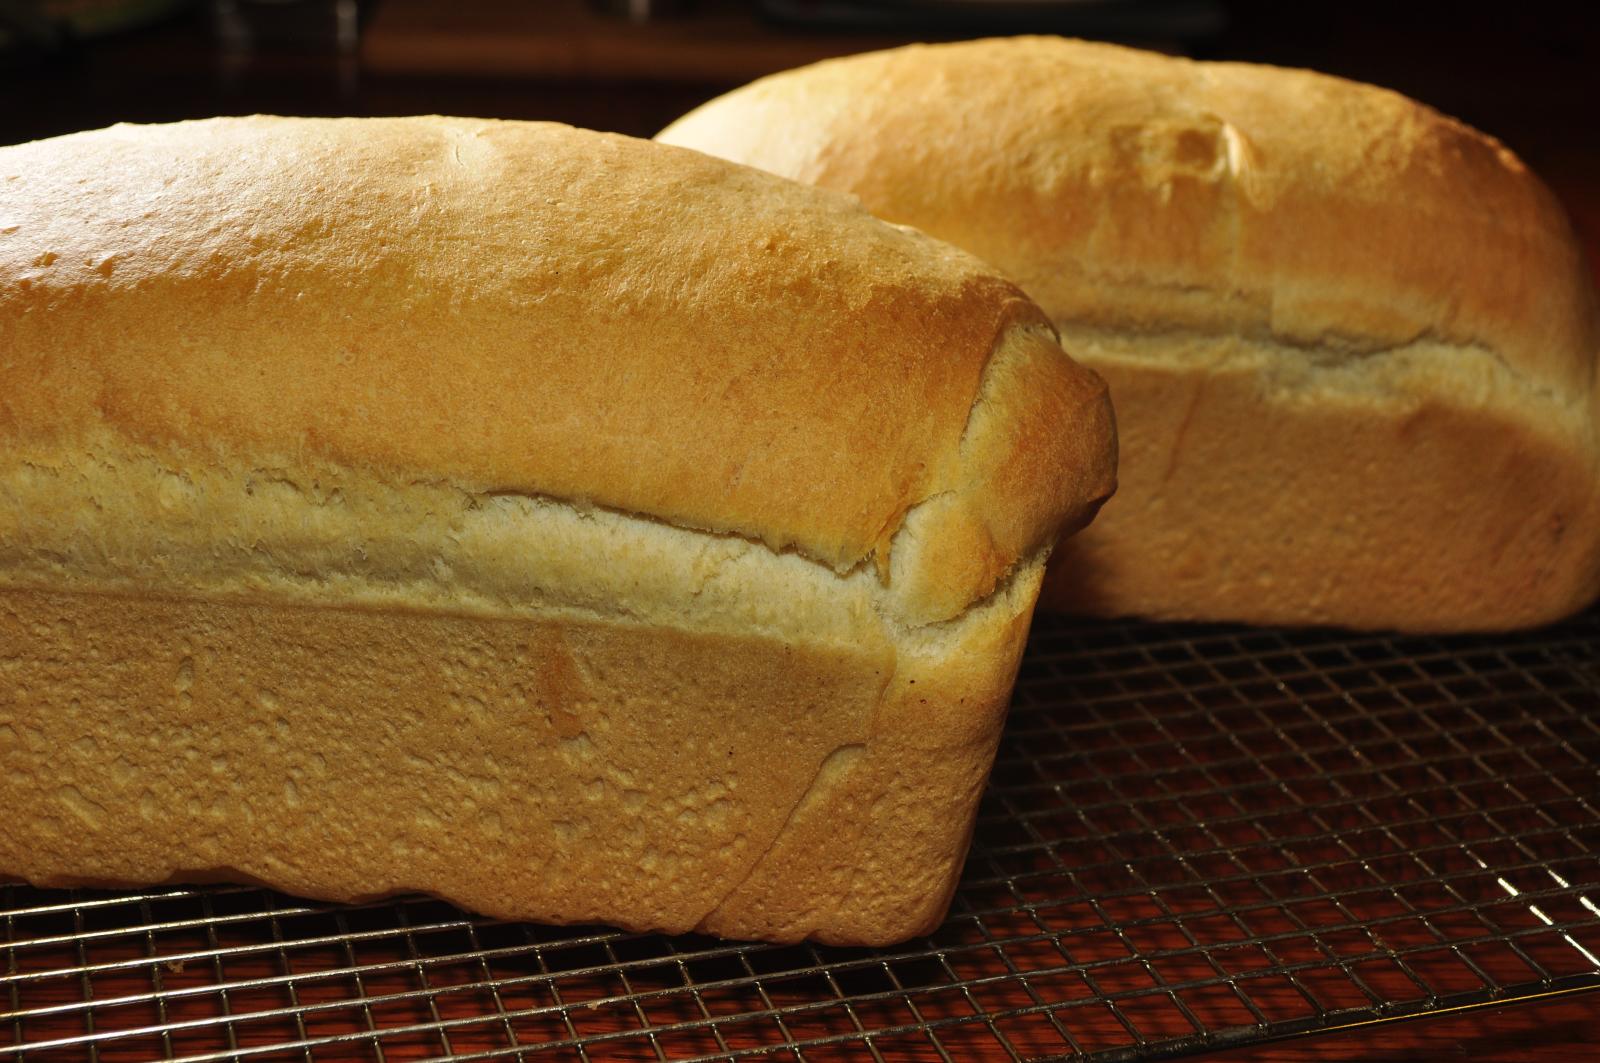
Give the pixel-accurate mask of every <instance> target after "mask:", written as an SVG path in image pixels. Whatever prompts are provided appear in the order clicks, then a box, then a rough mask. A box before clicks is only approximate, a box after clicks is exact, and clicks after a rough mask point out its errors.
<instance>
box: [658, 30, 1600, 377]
mask: <svg viewBox="0 0 1600 1063" xmlns="http://www.w3.org/2000/svg"><path fill="white" fill-rule="evenodd" d="M1019 99H1026V100H1027V101H1028V102H1027V105H1026V106H1018V105H1017V101H1018V100H1019ZM1307 116H1315V118H1314V120H1310V119H1308V118H1307ZM658 139H659V140H661V141H663V142H665V143H676V144H683V145H688V146H692V147H695V148H698V149H700V150H702V151H707V152H710V153H712V154H715V155H718V156H721V157H723V158H728V159H733V160H736V161H741V162H747V163H749V164H751V165H756V166H760V167H762V168H763V169H767V170H771V171H773V172H776V173H781V174H783V175H784V176H788V177H792V178H795V179H798V180H803V181H807V182H810V183H814V184H817V185H820V186H822V187H826V188H835V189H843V190H848V191H851V192H854V193H855V194H857V195H858V196H860V198H861V200H862V201H863V202H864V203H865V204H866V205H867V206H868V208H870V209H872V210H873V211H874V212H876V213H878V214H879V215H880V216H881V217H884V218H887V219H889V220H891V221H903V222H912V223H914V224H916V225H918V226H919V227H920V228H923V229H925V230H926V231H929V232H933V233H936V234H938V235H939V236H940V237H941V238H943V239H947V240H950V241H951V242H953V243H955V244H957V245H958V246H960V247H963V248H965V249H967V250H969V251H973V252H975V253H976V254H978V255H979V256H980V257H982V258H984V259H985V260H987V261H989V262H992V263H994V264H995V265H997V266H999V267H1001V268H1002V269H1004V270H1005V271H1006V272H1007V273H1008V274H1010V275H1011V276H1012V277H1013V279H1015V280H1016V281H1018V282H1019V283H1020V284H1021V285H1022V287H1023V288H1024V289H1025V290H1027V291H1028V293H1029V294H1030V295H1032V296H1033V297H1034V298H1035V299H1037V300H1039V302H1040V305H1042V306H1043V307H1044V309H1045V310H1046V311H1047V312H1048V313H1049V314H1050V315H1051V317H1052V318H1053V319H1054V320H1055V321H1056V322H1058V323H1061V322H1068V321H1070V322H1073V323H1075V324H1079V325H1083V326H1088V327H1110V328H1117V329H1122V330H1128V331H1140V330H1148V331H1152V332H1155V331H1172V330H1179V331H1190V332H1197V333H1219V332H1227V333H1232V334H1237V335H1241V336H1244V337H1246V338H1249V339H1254V340H1263V341H1271V342H1276V343H1279V344H1284V345H1289V346H1302V347H1317V348H1321V349H1324V350H1333V351H1336V352H1339V353H1340V354H1342V355H1344V356H1347V357H1348V358H1349V359H1352V360H1354V359H1358V358H1360V357H1362V356H1363V355H1366V354H1370V353H1374V352H1381V351H1386V350H1389V349H1392V348H1396V347H1401V346H1405V345H1408V344H1412V343H1416V342H1419V341H1426V342H1429V343H1439V344H1449V345H1453V346H1462V347H1477V348H1482V349H1484V350H1487V351H1490V352H1493V353H1494V355H1495V356H1496V357H1498V358H1500V359H1502V360H1503V361H1504V362H1505V363H1506V364H1507V365H1508V366H1509V367H1511V368H1512V369H1514V370H1515V371H1516V372H1517V373H1519V374H1521V375H1524V376H1526V377H1528V378H1530V380H1531V381H1532V382H1533V383H1534V384H1535V385H1536V386H1537V387H1539V388H1542V389H1549V390H1550V391H1552V392H1554V393H1556V394H1558V395H1559V396H1563V397H1567V398H1571V397H1574V396H1581V398H1582V401H1583V402H1584V404H1585V405H1586V406H1587V404H1588V403H1589V401H1590V396H1591V395H1592V393H1593V383H1594V374H1595V357H1594V355H1595V351H1596V349H1597V348H1600V314H1597V311H1596V303H1595V297H1594V292H1593V286H1592V284H1591V283H1590V280H1589V276H1588V272H1587V270H1586V269H1585V268H1584V265H1583V261H1582V255H1581V252H1580V250H1579V247H1578V244H1577V242H1576V240H1575V239H1574V236H1573V234H1572V230H1571V226H1570V224H1569V223H1568V222H1567V220H1566V217H1565V215H1564V214H1563V212H1562V211H1561V209H1560V207H1559V206H1558V204H1557V203H1556V202H1555V200H1554V199H1553V197H1552V196H1551V195H1550V193H1549V192H1548V190H1547V189H1546V188H1545V187H1544V186H1543V184H1542V183H1541V182H1540V181H1539V180H1538V179H1537V178H1535V177H1534V176H1533V175H1532V174H1531V173H1530V172H1529V171H1528V169H1527V168H1526V167H1525V166H1524V165H1523V164H1522V163H1521V161H1520V160H1518V159H1517V158H1516V156H1515V155H1513V154H1512V153H1511V152H1510V151H1509V150H1507V149H1506V148H1505V147H1504V146H1502V145H1501V144H1500V143H1498V142H1497V141H1495V140H1494V139H1493V138H1491V137H1488V136H1485V135H1483V134H1481V133H1479V132H1477V131H1475V130H1473V129H1470V128H1468V127H1467V126H1465V125H1463V124H1461V123H1460V122H1457V121H1455V120H1453V119H1450V118H1447V117H1445V116H1443V115H1441V114H1439V113H1437V112H1436V111H1433V110H1431V109H1430V108H1428V107H1426V106H1423V105H1421V104H1418V103H1416V102H1414V101H1412V100H1409V99H1407V98H1405V97H1403V96H1401V95H1399V94H1397V93H1395V92H1391V91H1388V90H1385V89H1381V88H1376V87H1373V86H1369V85H1361V84H1356V83H1354V82H1350V81H1346V80H1343V79H1340V78H1336V77H1329V76H1326V75H1322V74H1317V73H1312V72H1309V71H1302V70H1286V69H1280V68H1273V67H1266V66H1258V65H1250V64H1240V63H1207V62H1193V61H1189V60H1185V59H1177V58H1171V57H1168V56H1161V55H1156V54H1152V53H1149V52H1143V51H1136V50H1132V49H1127V48H1121V47H1117V46H1114V45H1107V44H1094V43H1086V42H1083V41H1073V40H1063V39H1059V38H1022V39H1017V38H1012V39H1006V40H988V41H973V42H965V43H958V44H948V45H933V46H913V47H909V48H902V49H896V50H893V51H886V52H877V53H872V54H868V55H860V56H852V57H848V58H845V59H839V60H832V61H828V62H824V63H819V64H816V65H814V66H810V67H806V68H803V69H800V70H795V71H789V72H785V73H781V74H777V75H773V76H771V77H768V78H764V79H762V80H760V81H757V82H754V83H753V84H751V85H748V86H746V87H744V88H742V89H739V90H736V91H735V92H733V93H730V94H728V95H727V96H724V97H721V98H719V99H717V100H714V101H712V102H711V103H709V104H706V105H705V106H703V107H701V108H700V109H698V110H696V111H694V112H691V113H690V114H688V115H686V116H684V117H683V118H681V119H679V120H678V121H677V122H675V123H673V124H672V125H671V126H669V127H668V128H667V129H666V130H664V131H663V132H662V133H661V134H660V135H659V137H658Z"/></svg>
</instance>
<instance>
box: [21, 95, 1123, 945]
mask: <svg viewBox="0 0 1600 1063" xmlns="http://www.w3.org/2000/svg"><path fill="white" fill-rule="evenodd" d="M0 181H3V182H5V183H4V187H5V188H6V197H5V199H4V200H0V647H4V651H3V652H0V764H3V765H4V767H5V771H4V773H3V781H0V791H3V793H0V797H3V800H0V804H3V805H4V806H5V807H7V808H8V809H10V810H12V814H11V815H10V816H8V817H6V819H5V821H4V822H3V823H0V873H9V874H17V875H21V876H23V877H26V878H28V879H30V880H32V881H34V882H37V883H41V884H68V883H148V882H161V881H169V880H173V881H191V880H195V879H207V878H222V879H228V880H246V881H259V882H264V883H267V884H269V885H272V886H274V887H278V888H283V889H287V890H291V891H294V892H299V893H303V894H307V895H312V896H319V897H328V898H335V899H340V898H353V897H365V896H374V895H381V894H385V893H390V892H395V891H400V890H413V889H415V890H423V891H427V892H431V893H435V894H438V895H441V896H444V897H447V898H450V899H452V900H456V901H458V902H460V903H462V904H465V905H468V906H470V907H473V908H475V909H478V910H481V911H485V912H490V913H493V914H497V915H501V916H506V917H516V918H534V919H543V920H554V921H568V922H570V921H603V922H609V923H615V924H618V925H622V926H627V927H633V928H650V929H664V930H672V931H683V930H689V929H696V928H698V929H702V930H707V931H711V932H715V933H720V934H725V935H729V936H740V937H764V938H770V939H776V940H795V939H798V938H802V937H807V936H811V937H816V938H819V939H822V940H829V941H839V942H876V941H888V940H894V939H896V938H903V937H905V936H908V935H910V934H913V933H916V932H918V931H920V930H924V929H926V928H928V927H929V926H931V925H932V924H933V923H934V922H935V921H936V920H937V919H938V918H940V917H941V915H942V912H943V908H944V906H945V904H946V903H947V902H948V896H949V891H950V890H951V889H952V888H953V884H954V881H955V876H956V874H957V873H958V871H959V867H960V862H961V860H962V857H963V855H964V852H965V846H966V843H967V836H968V832H969V831H970V827H971V823H972V817H973V815H974V813H975V807H976V799H977V795H978V793H979V791H980V789H981V786H982V783H983V779H984V777H985V775H986V773H987V770H988V764H989V762H990V760H991V759H992V756H993V749H994V744H995V742H996V740H997V735H998V729H999V726H1000V722H1001V720H1002V718H1003V715H1004V707H1005V702H1006V698H1007V696H1008V692H1009V687H1010V683H1011V680H1012V678H1013V676H1014V674H1015V668H1016V663H1017V658H1018V655H1019V654H1020V650H1021V645H1022V640H1023V638H1024V635H1025V628H1026V623H1027V618H1028V616H1029V614H1030V612H1031V608H1032V602H1033V599H1034V597H1035V595H1036V593H1037V587H1038V583H1039V580H1040V578H1041V575H1042V572H1043V561H1044V557H1045V555H1046V554H1047V553H1048V551H1049V549H1050V544H1051V543H1052V541H1053V540H1054V539H1055V537H1056V535H1057V534H1058V530H1059V528H1060V527H1061V526H1063V525H1064V524H1068V523H1074V522H1076V523H1081V522H1082V521H1084V520H1086V519H1087V518H1088V516H1089V515H1090V514H1091V513H1092V512H1093V510H1094V508H1095V506H1096V505H1098V503H1099V501H1100V500H1101V499H1102V498H1103V497H1104V496H1105V495H1106V494H1107V493H1109V491H1110V488H1111V477H1112V467H1113V462H1114V438H1113V434H1112V430H1111V424H1110V413H1109V407H1108V405H1107V403H1106V400H1105V393H1104V387H1103V385H1102V384H1101V383H1100V382H1099V381H1098V380H1097V379H1095V378H1094V377H1093V375H1092V374H1090V373H1088V372H1086V371H1084V370H1082V369H1080V368H1078V367H1077V366H1075V365H1074V364H1073V363H1072V362H1071V361H1070V360H1069V359H1067V358H1066V357H1065V356H1064V355H1063V354H1062V353H1061V351H1060V348H1059V347H1058V346H1057V344H1056V342H1055V339H1054V336H1053V332H1052V330H1051V329H1050V327H1049V325H1048V324H1047V323H1046V322H1045V321H1044V319H1043V317H1042V315H1041V314H1040V313H1039V312H1038V311H1037V310H1036V309H1035V308H1033V307H1032V306H1031V304H1029V303H1028V302H1027V301H1026V300H1025V299H1024V298H1023V297H1022V296H1021V295H1020V294H1019V293H1018V292H1017V291H1016V290H1015V289H1014V288H1012V287H1011V286H1009V285H1008V284H1006V283H1004V282H1002V281H1000V280H998V279H996V278H995V277H993V276H992V275H991V274H990V273H989V272H988V271H987V270H986V269H984V268H983V267H982V266H981V265H980V264H979V263H977V262H976V261H975V260H972V259H970V258H967V257H966V256H964V255H961V254H959V253H957V252H954V251H953V250H951V249H949V248H946V247H944V246H943V245H940V244H937V243H935V242H934V241H932V240H929V239H926V238H924V237H922V236H920V235H918V234H915V233H910V232H905V231H901V230H896V229H894V228H892V227H890V226H887V225H884V224H882V223H881V222H878V221H876V220H875V219H873V218H871V217H870V216H868V215H867V214H866V213H865V212H864V211H861V210H860V209H859V208H857V207H855V206H854V205H852V204H850V203H849V202H848V201H847V200H845V199H844V198H843V197H837V196H833V195H831V194H827V193H824V192H820V191H816V190H811V189H805V188H802V187H800V186H797V185H792V184H790V183H788V182H782V181H778V180H776V179H774V178H770V177H767V176H765V175H761V174H757V173H754V172H752V171H748V170H745V169H743V168H740V167H736V166H732V165H729V164H726V163H722V162H718V161H714V160H710V159H707V158H704V157H703V156H699V155H697V154H695V153H692V152H684V151H679V150H676V149H670V148H666V147H661V146H657V145H652V144H649V143H647V142H640V141H633V140H629V139H627V138H622V137H612V136H604V135H600V134H592V133H586V132H582V131H578V130H572V129H568V128H565V127H558V126H549V125H539V124H524V123H498V122H474V121H466V120H454V119H394V120H340V121H325V120H291V119H238V120H216V121H210V122H201V123H184V124H180V125H175V126H167V127H117V128H115V129H111V130H105V131H101V132H97V133H89V134H79V135H75V136H72V137H67V138H61V139H58V140H55V141H44V142H39V143H36V144H31V145H22V146H19V147H15V148H5V149H0ZM908 399H909V401H908ZM1069 425H1070V426H1072V427H1068V426H1069ZM1073 484H1076V485H1077V486H1075V487H1074V486H1071V485H1073ZM824 824H826V829H824V827H823V825H824Z"/></svg>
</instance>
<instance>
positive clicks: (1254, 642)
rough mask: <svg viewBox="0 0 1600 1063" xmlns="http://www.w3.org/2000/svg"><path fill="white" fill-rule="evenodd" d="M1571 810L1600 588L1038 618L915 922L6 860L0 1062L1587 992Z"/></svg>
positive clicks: (1583, 766)
mask: <svg viewBox="0 0 1600 1063" xmlns="http://www.w3.org/2000/svg"><path fill="white" fill-rule="evenodd" d="M1597 809H1600V613H1590V614H1588V615H1586V616H1584V617H1580V618H1579V619H1577V620H1575V621H1573V622H1571V623H1568V624H1566V625H1564V626H1561V627H1558V628H1554V629H1549V630H1545V631H1542V632H1537V633H1532V634H1528V635H1521V636H1515V637H1507V638H1464V639H1428V638H1392V637H1374V636H1350V635H1342V634H1336V633H1328V632H1283V631H1271V630H1246V629H1239V628H1223V627H1192V626H1184V627H1179V626H1157V625H1149V624H1133V623H1129V624H1115V625H1108V624H1103V623H1096V624H1070V623H1066V622H1062V621H1057V620H1051V619H1049V618H1041V619H1040V621H1039V622H1038V623H1037V625H1036V627H1035V631H1034V634H1033V637H1032V643H1031V646H1030V650H1029V653H1028V656H1027V657H1026V659H1025V661H1024V664H1023V671H1022V675H1021V678H1020V679H1019V682H1018V687H1017V694H1016V699H1015V704H1014V708H1013V712H1012V717H1011V721H1010V725H1009V727H1008V730H1007V734H1006V738H1005V741H1004V744H1003V746H1002V749H1001V753H1000V757H999V760H998V762H997V764H996V767H995V773H994V777H993V781H992V783H991V785H990V788H989V790H988V793H987V796H986V797H985V800H984V805H983V809H982V813H981V820H980V824H979V829H978V835H977V840H976V842H975V845H974V848H973V852H972V857H971V859H970V861H969V863H968V866H967V870H966V874H965V876H964V878H963V883H962V887H961V890H960V892H959V894H958V896H957V898H956V901H955V906H954V908H953V910H952V912H951V915H950V918H949V920H948V921H947V922H946V923H945V925H944V926H943V927H942V928H941V929H940V930H939V931H938V932H937V933H935V934H934V935H933V936H932V937H930V938H927V939H923V940H918V941H913V942H910V943H908V944H906V945H903V946H900V947H896V948H889V949H880V950H866V949H832V948H822V947H813V946H797V947H787V948H776V947H768V946H758V945H750V944H738V943H727V942H719V941H713V940H710V939H704V938H665V937H658V936H649V935H635V934H621V933H616V932H613V931H608V930H604V929H598V928H570V927H569V928H549V927H540V926H531V925H522V924H509V923H501V922H495V921H493V920H487V919H481V918H476V917H473V916H469V915H466V914H463V913H462V912H460V911H458V910H456V909H454V908H451V907H449V906H448V905H445V904H442V903H439V902H437V901H431V900H427V899H422V898H408V899H401V900H398V901H393V902H387V903H382V904H373V905H366V906H356V907H340V906H332V905H322V904H308V903H304V902H301V901H297V900H294V899H291V898H287V897H284V896H281V895H278V894H273V893H269V892H265V891H261V890H255V889H238V888H226V889H209V890H199V889H156V890H147V891H143V892H136V893H101V892H92V891H72V892H65V891H56V892H52V891H43V890H35V889H31V888H28V887H24V886H8V887H3V888H0V917H3V920H4V933H5V942H4V965H3V971H4V973H3V976H0V984H3V986H4V989H3V991H0V1009H4V1012H3V1015H0V1030H3V1031H5V1032H7V1033H9V1035H10V1041H11V1045H10V1046H9V1047H0V1058H14V1059H26V1060H29V1061H32V1060H35V1059H38V1060H48V1059H75V1060H76V1059H84V1058H88V1059H91V1060H95V1059H98V1060H107V1061H109V1060H124V1059H148V1058H169V1059H170V1058H180V1059H191V1060H223V1059H251V1060H253V1059H301V1060H316V1059H334V1058H338V1059H349V1058H352V1057H355V1058H371V1059H379V1060H400V1059H418V1058H429V1057H435V1056H442V1055H453V1056H455V1057H456V1058H460V1059H484V1060H487V1059H523V1060H545V1059H577V1060H593V1061H600V1060H635V1059H640V1060H660V1059H679V1058H690V1059H693V1058H723V1059H725V1058H730V1057H732V1058H739V1057H746V1056H757V1055H768V1054H770V1055H772V1056H775V1057H777V1058H783V1059H791V1060H809V1061H819V1060H830V1059H858V1058H863V1057H868V1058H875V1059H880V1060H881V1059H884V1058H886V1057H888V1058H913V1059H939V1060H946V1061H949V1060H955V1059H965V1058H972V1057H974V1056H978V1055H980V1054H987V1055H992V1056H994V1057H998V1058H1011V1059H1037V1058H1054V1057H1063V1056H1071V1055H1084V1056H1090V1057H1093V1058H1096V1059H1104V1060H1112V1059H1154V1058H1162V1057H1170V1056H1175V1055H1181V1054H1184V1053H1185V1052H1189V1051H1194V1050H1199V1049H1205V1048H1215V1047H1219V1046H1223V1045H1237V1044H1243V1043H1248V1042H1253V1041H1260V1040H1267V1039H1272V1038H1279V1037H1286V1036H1292V1035H1295V1034H1300V1033H1307V1032H1313V1031H1316V1030H1320V1029H1325V1028H1329V1027H1332V1026H1344V1025H1348V1024H1350V1023H1357V1022H1376V1021H1386V1020H1389V1019H1394V1018H1400V1017H1406V1016H1416V1015H1422V1014H1426V1013H1429V1012H1432V1011H1437V1010H1441V1009H1446V1008H1460V1007H1473V1006H1480V1005H1487V1004H1491V1003H1497V1004H1503V1003H1504V1002H1506V1001H1508V1000H1515V999H1518V998H1523V997H1532V996H1547V995H1549V994H1552V993H1567V992H1570V993H1576V992H1581V991H1587V990H1591V989H1596V988H1600V811H1597ZM0 1037H4V1034H3V1033H0Z"/></svg>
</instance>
